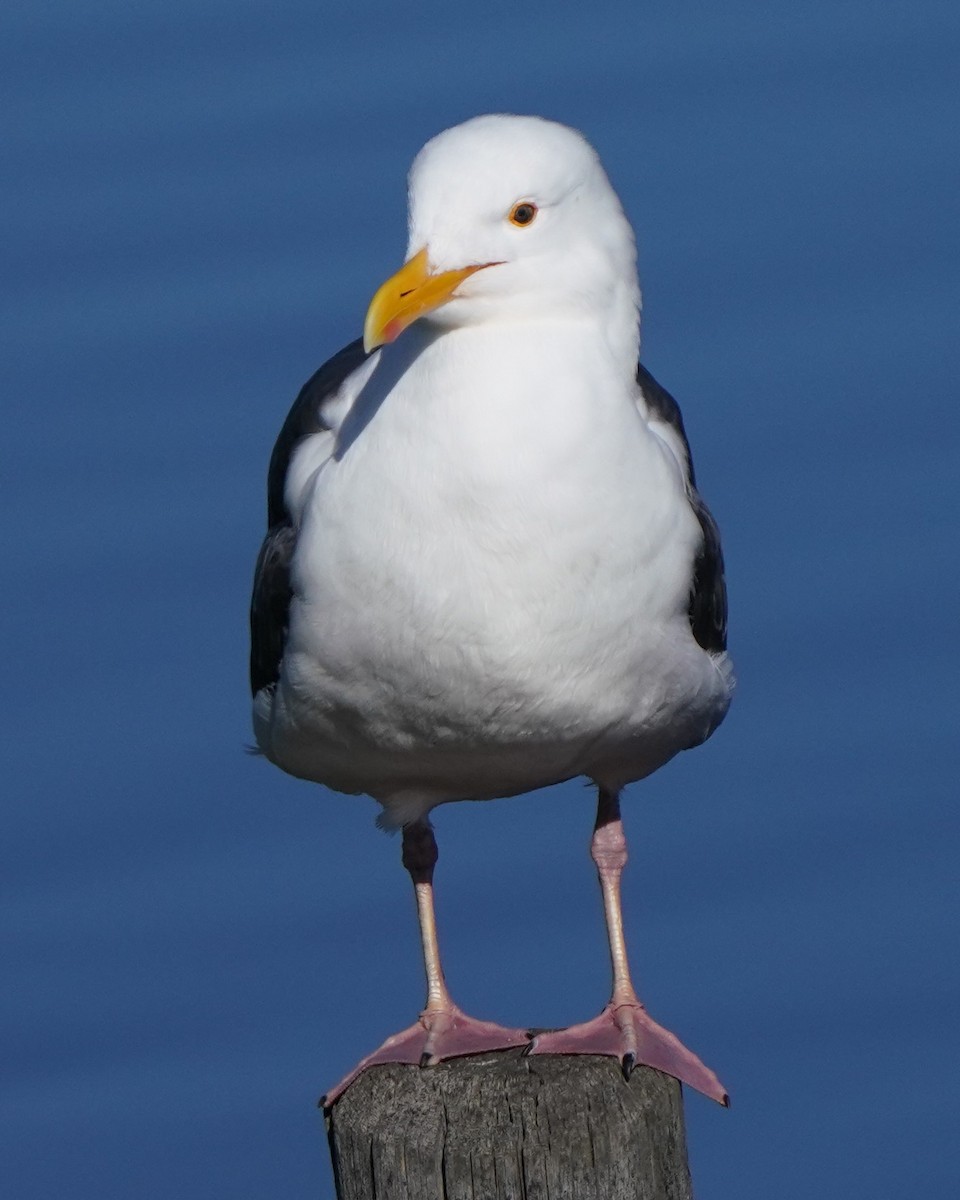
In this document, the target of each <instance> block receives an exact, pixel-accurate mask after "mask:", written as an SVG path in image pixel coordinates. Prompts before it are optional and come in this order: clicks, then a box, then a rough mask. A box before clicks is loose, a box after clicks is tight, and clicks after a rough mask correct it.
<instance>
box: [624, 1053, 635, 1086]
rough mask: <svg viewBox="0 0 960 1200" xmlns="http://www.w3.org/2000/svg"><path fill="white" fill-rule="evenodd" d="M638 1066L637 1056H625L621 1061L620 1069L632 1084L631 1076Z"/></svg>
mask: <svg viewBox="0 0 960 1200" xmlns="http://www.w3.org/2000/svg"><path fill="white" fill-rule="evenodd" d="M636 1065H637V1056H636V1055H635V1054H625V1055H624V1056H623V1058H622V1059H621V1060H620V1069H621V1070H622V1071H623V1077H624V1079H625V1080H626V1081H627V1083H629V1082H630V1076H631V1075H632V1074H633V1068H634V1067H635V1066H636Z"/></svg>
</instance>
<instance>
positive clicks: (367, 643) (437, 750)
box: [258, 338, 729, 803]
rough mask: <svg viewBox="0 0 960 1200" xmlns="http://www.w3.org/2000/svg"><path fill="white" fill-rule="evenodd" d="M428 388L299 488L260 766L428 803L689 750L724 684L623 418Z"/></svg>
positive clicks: (680, 515)
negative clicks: (689, 611)
mask: <svg viewBox="0 0 960 1200" xmlns="http://www.w3.org/2000/svg"><path fill="white" fill-rule="evenodd" d="M449 340H450V339H449V338H447V339H445V341H448V342H449ZM423 357H425V358H426V357H428V356H427V355H424V356H423ZM427 367H429V371H430V379H429V382H430V385H431V386H430V388H429V389H425V388H424V386H423V378H422V377H421V379H420V380H419V381H418V380H417V379H416V377H415V375H416V373H415V372H413V371H410V370H408V371H407V373H406V375H404V377H403V383H401V384H400V385H399V386H397V387H395V388H394V389H393V391H392V392H391V394H390V395H389V396H388V397H387V398H386V400H384V401H383V402H381V403H379V404H378V405H377V406H375V415H374V416H373V417H372V419H371V420H370V421H369V422H368V423H367V424H366V425H365V427H364V428H363V429H362V432H361V433H360V434H359V435H358V436H356V438H355V439H354V440H353V441H352V443H351V444H350V445H349V448H348V449H347V450H346V452H345V453H344V454H343V455H342V457H341V458H339V459H336V458H334V459H331V460H329V461H328V462H327V463H326V465H325V466H323V467H322V469H321V470H320V471H319V472H318V473H317V475H316V478H315V479H314V481H313V483H312V486H311V489H310V490H309V494H308V499H307V502H306V505H305V509H304V514H303V521H302V527H301V534H300V538H299V540H298V545H297V552H296V556H295V561H294V590H295V598H294V601H293V605H292V608H291V613H290V632H289V637H288V642H287V648H286V652H285V655H284V662H283V669H282V675H281V680H280V683H279V685H278V687H277V690H276V693H275V695H274V696H273V697H272V699H271V701H270V705H269V712H264V713H262V714H261V721H260V722H259V725H260V726H261V727H262V728H263V731H264V734H265V735H266V736H264V737H260V740H261V744H262V745H263V748H264V750H265V751H266V753H268V755H269V756H270V757H271V758H274V760H275V761H277V762H278V763H279V764H280V765H281V766H283V767H284V768H285V769H287V770H288V771H291V772H292V773H294V774H297V775H302V776H304V777H307V778H311V779H316V780H318V781H320V782H323V783H327V784H329V785H330V786H332V787H335V788H337V789H339V790H344V791H363V792H368V793H370V794H371V795H374V796H376V797H377V798H378V799H381V800H383V801H384V802H385V803H390V802H391V800H396V801H397V803H401V802H402V797H403V796H406V795H416V796H418V797H420V798H426V799H427V800H429V802H431V803H435V802H439V801H442V800H446V799H458V798H464V797H476V798H485V797H490V796H496V795H504V794H509V793H511V792H517V791H523V790H527V789H529V788H532V787H536V786H541V785H544V784H547V783H551V782H554V781H556V780H560V779H564V778H569V777H571V776H574V775H578V774H590V775H593V777H595V778H598V777H599V778H601V779H602V780H603V781H604V782H610V783H611V785H612V786H620V784H622V783H623V782H626V781H627V779H630V778H639V777H641V776H642V775H645V774H647V773H649V771H651V770H654V769H655V768H656V767H657V766H659V765H661V763H662V762H664V761H666V759H667V758H669V757H671V756H672V755H673V754H674V753H676V752H677V751H678V750H680V749H682V748H684V746H686V745H690V744H692V743H694V742H696V741H698V740H701V739H702V737H703V736H705V735H706V732H707V731H708V728H709V727H712V725H713V724H715V723H716V721H717V720H719V717H720V716H722V712H723V710H724V709H725V707H726V702H727V695H728V690H729V684H728V681H727V679H726V678H725V677H724V669H723V663H722V662H721V663H720V665H719V667H718V664H717V662H716V661H715V660H714V659H713V658H711V657H710V656H709V655H707V654H705V653H704V652H703V651H702V650H701V649H700V648H699V647H698V646H697V645H696V643H695V642H694V641H693V638H692V636H691V634H690V629H689V624H688V621H687V616H686V608H687V601H688V593H689V586H690V568H691V563H692V560H693V555H694V553H695V547H696V544H697V540H698V538H699V526H698V524H697V521H696V518H695V517H694V515H693V514H692V512H691V510H690V508H689V506H688V505H687V504H686V502H685V498H684V495H683V483H682V479H681V477H680V474H679V471H678V469H677V467H676V463H675V462H674V461H673V460H672V459H671V457H670V456H669V453H668V452H665V450H664V448H663V447H662V445H661V444H660V443H659V442H658V441H657V439H656V438H655V436H654V435H653V434H651V433H650V431H649V430H648V429H647V427H646V425H645V424H644V423H643V421H642V420H641V419H640V417H639V416H638V414H637V412H636V409H635V406H634V405H633V403H632V400H631V399H630V397H629V396H616V395H614V396H613V397H612V398H609V399H608V400H606V401H604V400H603V399H602V398H600V399H598V398H597V397H596V395H595V394H592V392H591V389H590V388H589V386H588V384H587V382H586V381H584V380H578V379H577V378H576V376H575V373H573V372H571V373H568V374H567V375H566V376H565V384H564V388H563V391H562V393H561V394H557V393H556V392H554V393H553V394H551V395H550V396H543V397H538V396H537V394H536V389H535V388H532V389H531V386H530V381H529V380H527V379H525V378H524V377H523V372H522V371H521V372H519V377H518V371H517V363H516V361H513V362H512V363H511V369H510V372H509V373H506V372H505V373H504V376H503V378H497V377H496V372H495V371H494V372H491V371H490V370H489V369H488V370H487V371H486V373H485V374H486V378H485V392H484V395H483V396H482V397H476V396H474V397H471V396H469V395H464V394H463V392H462V390H458V381H460V380H462V378H463V371H462V370H461V369H458V367H457V364H456V363H455V362H447V361H445V360H443V359H441V360H440V361H439V362H430V361H429V360H428V363H427V364H424V369H426V368H427ZM445 373H448V374H449V378H445ZM594 374H595V373H591V377H592V376H593V375H594ZM411 376H414V377H413V378H411ZM408 387H409V389H410V390H409V394H408V392H407V390H406V389H407V388H408ZM425 394H427V395H429V396H432V397H433V399H432V400H426V401H425V400H424V395H425ZM258 736H259V730H258ZM604 772H606V773H607V774H608V775H609V776H610V778H609V780H607V779H606V777H605V775H604ZM398 798H400V799H398Z"/></svg>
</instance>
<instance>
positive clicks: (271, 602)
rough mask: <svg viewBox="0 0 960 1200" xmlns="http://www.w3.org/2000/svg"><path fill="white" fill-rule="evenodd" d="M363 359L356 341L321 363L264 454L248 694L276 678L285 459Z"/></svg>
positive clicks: (293, 533)
mask: <svg viewBox="0 0 960 1200" xmlns="http://www.w3.org/2000/svg"><path fill="white" fill-rule="evenodd" d="M365 359H366V354H365V353H364V349H363V343H362V342H361V341H359V340H357V341H355V342H351V343H350V345H349V346H345V347H344V348H343V349H342V350H341V351H340V352H339V353H338V354H335V355H334V356H333V358H331V359H329V360H328V361H327V362H325V363H324V364H323V366H322V367H321V368H320V370H319V371H317V372H315V373H314V374H313V375H311V376H310V378H309V379H308V380H307V382H306V383H305V384H304V385H303V387H302V388H301V389H300V394H299V395H298V396H297V398H296V400H295V401H294V402H293V407H292V408H291V409H290V412H289V413H288V414H287V419H286V420H285V421H284V423H283V428H282V429H281V430H280V434H279V436H278V437H277V441H276V444H275V445H274V447H273V453H272V454H271V456H270V468H269V471H268V472H267V526H268V532H267V536H266V538H264V541H263V545H262V546H261V547H260V554H259V556H258V557H257V566H256V570H255V572H254V577H253V597H252V599H251V601H250V688H251V690H252V692H253V694H254V695H256V694H257V692H259V691H260V689H261V688H265V687H269V686H270V685H271V684H274V683H276V682H277V680H278V679H279V678H280V662H281V660H282V659H283V649H284V645H285V644H286V640H287V626H288V621H289V613H290V598H291V595H292V592H291V589H290V561H291V559H292V558H293V550H294V547H295V545H296V542H297V530H296V528H295V527H294V524H293V521H292V520H291V517H290V513H289V512H288V511H287V505H286V501H285V500H284V489H285V486H286V480H287V471H288V469H289V467H290V459H291V458H292V457H293V452H294V451H295V450H296V448H297V446H299V445H300V443H301V442H302V441H303V440H304V438H308V437H310V436H311V434H314V433H320V432H322V431H323V430H324V429H328V428H329V426H328V425H327V423H326V422H325V420H324V417H323V406H324V403H325V402H326V401H327V400H330V399H332V398H333V397H334V396H335V395H336V394H337V392H339V390H340V388H341V387H342V386H343V384H344V382H345V380H346V379H347V377H348V376H350V375H352V374H353V372H354V371H356V370H357V368H358V367H361V366H362V365H363V363H364V360H365Z"/></svg>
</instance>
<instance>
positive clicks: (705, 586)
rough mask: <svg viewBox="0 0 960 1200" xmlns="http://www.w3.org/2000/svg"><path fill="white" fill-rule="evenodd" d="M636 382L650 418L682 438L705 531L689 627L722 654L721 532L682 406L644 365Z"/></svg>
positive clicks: (724, 617) (695, 507) (691, 488)
mask: <svg viewBox="0 0 960 1200" xmlns="http://www.w3.org/2000/svg"><path fill="white" fill-rule="evenodd" d="M637 383H638V384H639V385H640V391H641V392H642V393H643V398H644V401H645V402H646V405H647V409H648V411H649V412H650V414H651V416H652V417H654V419H656V420H659V421H662V422H663V423H664V424H665V425H669V426H670V428H671V429H672V430H673V432H674V433H675V434H676V435H677V437H678V438H679V439H680V442H681V443H682V445H683V449H684V453H685V454H686V456H687V478H688V480H689V488H688V495H689V498H690V504H691V505H692V507H693V511H694V512H695V513H696V515H697V520H698V521H699V522H700V529H701V531H702V532H703V543H702V545H701V547H700V551H699V553H698V555H697V558H696V561H695V563H694V571H693V589H692V591H691V594H690V608H689V614H690V628H691V630H692V631H693V636H694V638H696V640H697V642H698V644H699V645H700V646H702V647H703V649H704V650H709V651H711V652H714V653H719V652H720V651H723V650H726V648H727V585H726V582H725V581H724V577H723V550H722V549H721V547H720V530H719V529H718V528H717V523H716V521H715V520H714V519H713V514H712V513H711V512H710V509H709V508H707V506H706V504H705V503H704V500H703V497H702V496H701V495H700V493H699V492H698V491H697V480H696V475H695V473H694V469H693V457H692V455H691V453H690V443H689V441H687V432H686V430H685V429H684V427H683V415H682V413H681V412H680V405H679V404H678V403H677V402H676V400H674V398H673V396H671V395H670V393H669V392H668V391H667V390H666V388H663V387H661V386H660V384H659V383H657V381H656V380H655V379H654V377H653V376H652V375H651V374H650V372H649V371H648V370H647V369H646V368H645V367H643V366H638V367H637Z"/></svg>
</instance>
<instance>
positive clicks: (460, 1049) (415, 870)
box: [321, 820, 529, 1108]
mask: <svg viewBox="0 0 960 1200" xmlns="http://www.w3.org/2000/svg"><path fill="white" fill-rule="evenodd" d="M436 861H437V843H436V841H435V840H434V836H433V830H432V829H431V827H430V824H429V822H428V821H427V820H423V821H416V822H414V823H413V824H412V825H405V826H404V829H403V865H404V866H405V867H406V868H407V870H408V871H409V872H410V878H411V879H412V880H413V886H414V890H415V892H416V897H417V917H418V918H419V921H420V940H421V943H422V945H423V962H424V967H425V968H426V973H427V1003H426V1007H425V1008H424V1010H423V1012H422V1013H421V1014H420V1017H419V1019H418V1020H417V1022H416V1024H414V1025H411V1026H410V1028H409V1029H404V1030H402V1031H401V1032H400V1033H395V1034H393V1036H392V1037H388V1038H387V1040H386V1041H385V1042H384V1043H383V1045H382V1046H381V1047H380V1048H379V1049H378V1050H375V1051H374V1052H373V1053H372V1054H368V1055H367V1057H366V1058H362V1059H361V1060H360V1062H358V1063H357V1065H356V1066H355V1067H354V1068H353V1070H352V1071H350V1072H349V1073H348V1074H346V1075H345V1076H344V1077H343V1079H341V1080H340V1082H339V1083H337V1084H336V1085H335V1086H334V1087H332V1088H331V1089H330V1091H329V1092H327V1094H326V1095H325V1096H324V1097H323V1099H322V1101H321V1103H322V1104H323V1106H324V1107H325V1108H329V1106H330V1105H331V1104H333V1102H334V1101H335V1100H336V1099H337V1097H338V1096H340V1095H341V1094H342V1093H343V1092H344V1091H345V1090H346V1089H347V1088H348V1087H349V1085H350V1084H351V1083H352V1082H353V1080H354V1079H356V1077H357V1076H358V1075H359V1074H360V1072H361V1071H363V1070H364V1069H365V1068H366V1067H371V1066H374V1065H375V1064H377V1063H394V1062H401V1063H419V1064H420V1066H421V1067H426V1066H434V1065H436V1064H437V1063H438V1062H441V1061H442V1060H443V1059H445V1058H456V1057H457V1056H458V1055H461V1054H484V1053H486V1052H487V1051H489V1050H505V1049H507V1048H508V1047H510V1046H526V1045H527V1044H528V1043H529V1037H528V1035H527V1033H526V1032H525V1031H524V1030H522V1029H506V1028H504V1026H502V1025H496V1024H494V1023H493V1022H492V1021H477V1020H475V1019H474V1018H473V1017H468V1016H467V1015H466V1013H464V1012H463V1011H462V1010H461V1009H459V1008H458V1007H457V1006H456V1004H454V1002H453V1000H452V999H451V997H450V993H449V992H448V991H447V984H446V981H445V980H444V977H443V968H442V967H441V965H440V947H439V945H438V942H437V924H436V918H435V916H434V910H433V868H434V866H435V865H436Z"/></svg>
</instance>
